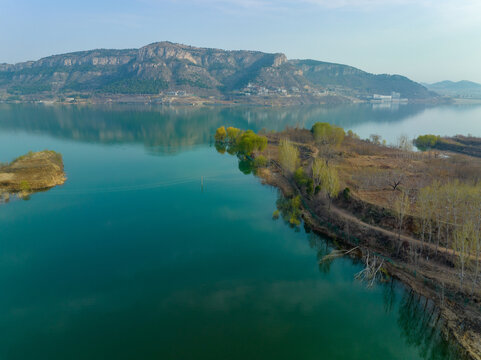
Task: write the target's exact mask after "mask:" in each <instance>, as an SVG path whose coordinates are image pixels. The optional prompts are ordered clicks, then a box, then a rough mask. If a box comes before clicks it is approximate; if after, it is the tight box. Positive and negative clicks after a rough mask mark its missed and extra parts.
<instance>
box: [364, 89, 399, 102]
mask: <svg viewBox="0 0 481 360" xmlns="http://www.w3.org/2000/svg"><path fill="white" fill-rule="evenodd" d="M371 102H372V103H374V104H379V103H393V102H394V103H396V102H407V99H402V98H401V94H400V93H398V92H395V91H393V92H392V93H391V95H379V94H374V95H373V96H372V99H371Z"/></svg>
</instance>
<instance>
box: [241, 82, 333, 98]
mask: <svg viewBox="0 0 481 360" xmlns="http://www.w3.org/2000/svg"><path fill="white" fill-rule="evenodd" d="M300 93H308V94H311V95H314V96H323V95H327V93H328V92H327V91H324V90H319V89H312V88H309V87H306V88H304V89H302V90H301V89H299V88H298V87H295V86H293V87H291V88H288V89H286V88H285V87H277V88H267V87H265V86H261V85H258V84H252V83H249V84H247V86H246V87H245V88H243V89H242V90H241V91H240V94H241V95H244V96H270V95H282V96H288V95H297V94H300Z"/></svg>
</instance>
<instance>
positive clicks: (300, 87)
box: [0, 42, 438, 101]
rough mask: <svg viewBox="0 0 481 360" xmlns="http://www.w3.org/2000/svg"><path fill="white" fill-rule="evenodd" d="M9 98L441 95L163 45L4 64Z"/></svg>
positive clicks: (342, 70)
mask: <svg viewBox="0 0 481 360" xmlns="http://www.w3.org/2000/svg"><path fill="white" fill-rule="evenodd" d="M0 91H2V92H3V94H4V96H8V95H22V96H29V97H30V98H32V97H33V98H35V96H36V97H38V96H40V95H42V96H59V95H68V94H70V95H71V94H77V95H78V94H83V95H84V96H100V95H105V94H143V95H146V94H151V95H159V94H163V95H178V94H179V93H180V94H182V95H183V96H185V94H191V95H194V96H199V97H213V98H218V99H221V98H223V99H227V98H230V99H231V98H244V99H245V98H248V97H251V96H252V97H259V96H262V97H265V96H278V97H282V96H284V97H288V96H296V97H306V96H308V97H310V99H311V100H312V98H313V97H314V98H316V97H321V96H330V97H331V98H332V97H334V98H342V99H344V100H346V99H347V100H353V99H366V98H369V97H372V95H373V94H381V95H390V94H391V93H392V92H397V93H399V94H400V96H401V97H403V98H407V99H410V100H417V101H432V100H433V99H435V98H436V97H437V96H438V95H437V94H435V93H434V92H431V91H429V90H428V89H426V88H425V87H424V86H422V85H421V84H418V83H416V82H414V81H411V80H410V79H408V78H406V77H404V76H400V75H385V74H383V75H374V74H370V73H367V72H364V71H362V70H359V69H356V68H354V67H350V66H347V65H341V64H334V63H327V62H321V61H315V60H288V59H287V57H286V56H285V55H284V54H281V53H277V54H269V53H263V52H259V51H225V50H220V49H209V48H198V47H192V46H187V45H181V44H174V43H171V42H159V43H153V44H150V45H147V46H144V47H142V48H140V49H126V50H105V49H100V50H91V51H82V52H74V53H68V54H62V55H54V56H50V57H46V58H43V59H40V60H38V61H29V62H24V63H18V64H14V65H11V64H0Z"/></svg>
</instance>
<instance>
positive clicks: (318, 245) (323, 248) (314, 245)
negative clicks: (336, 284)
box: [309, 232, 334, 274]
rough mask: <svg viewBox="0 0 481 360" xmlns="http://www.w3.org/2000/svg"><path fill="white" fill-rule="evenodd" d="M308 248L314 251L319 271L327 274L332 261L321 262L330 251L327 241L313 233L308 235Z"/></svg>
mask: <svg viewBox="0 0 481 360" xmlns="http://www.w3.org/2000/svg"><path fill="white" fill-rule="evenodd" d="M309 246H310V247H311V249H313V250H315V251H316V258H317V263H318V264H319V271H320V272H321V273H323V274H327V273H329V271H330V270H331V265H332V262H333V260H334V259H328V260H324V261H321V260H323V258H324V257H325V256H326V255H329V253H330V252H331V251H332V247H331V246H329V243H328V241H327V240H325V239H323V238H321V237H320V236H318V235H317V234H315V233H312V232H311V233H309Z"/></svg>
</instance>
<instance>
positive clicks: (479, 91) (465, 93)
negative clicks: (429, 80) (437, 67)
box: [424, 80, 481, 99]
mask: <svg viewBox="0 0 481 360" xmlns="http://www.w3.org/2000/svg"><path fill="white" fill-rule="evenodd" d="M424 85H425V86H426V87H427V88H428V89H430V90H432V91H435V92H437V93H438V94H441V95H446V96H452V97H463V98H476V99H481V84H478V83H475V82H472V81H467V80H462V81H458V82H454V81H449V80H446V81H441V82H437V83H434V84H424Z"/></svg>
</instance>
